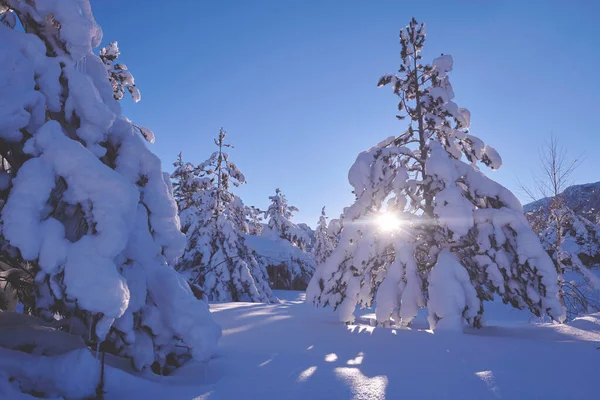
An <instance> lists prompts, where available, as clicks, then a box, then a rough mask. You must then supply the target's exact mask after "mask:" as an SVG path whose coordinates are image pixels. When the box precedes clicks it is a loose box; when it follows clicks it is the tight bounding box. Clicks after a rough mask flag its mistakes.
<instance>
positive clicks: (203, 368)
mask: <svg viewBox="0 0 600 400" xmlns="http://www.w3.org/2000/svg"><path fill="white" fill-rule="evenodd" d="M275 294H276V295H277V297H279V298H280V299H281V303H280V304H262V303H219V304H213V305H211V310H212V313H213V316H214V318H215V320H216V321H217V322H218V323H219V324H221V326H222V327H223V337H222V339H221V341H220V344H219V350H218V352H217V355H216V356H215V357H214V358H213V359H211V360H210V362H209V363H208V364H203V363H197V362H192V363H189V364H186V365H184V366H183V367H182V368H181V369H179V370H177V371H176V372H175V373H174V374H173V375H172V376H167V377H158V376H155V375H150V374H148V373H139V372H135V371H133V370H132V369H131V368H130V367H123V366H122V365H120V364H119V362H118V360H116V359H111V358H109V357H108V356H107V364H108V365H107V367H106V382H107V394H106V396H105V398H106V399H124V398H136V399H162V398H169V399H204V400H206V399H239V398H244V399H307V398H308V399H369V400H371V399H384V398H388V399H400V398H425V399H434V398H436V399H437V398H452V399H459V398H460V399H498V398H504V399H532V398H538V399H542V398H543V399H566V398H571V399H576V398H580V399H584V398H595V397H596V396H597V384H596V382H597V369H596V368H595V366H597V365H598V357H599V355H600V353H599V350H597V347H598V345H599V343H600V314H592V315H588V316H586V317H582V318H577V319H575V320H574V321H573V322H572V323H571V324H569V325H559V324H553V323H530V322H529V318H530V317H529V314H528V313H527V312H524V311H518V310H515V309H512V308H510V307H507V306H504V305H503V304H501V303H497V302H493V303H490V306H489V307H488V311H487V313H486V316H487V317H488V324H489V325H490V326H487V327H484V328H482V329H480V330H474V329H471V328H467V329H466V330H465V334H462V333H458V334H456V333H452V332H443V333H438V332H436V333H435V334H434V333H432V332H431V331H430V330H427V329H426V328H427V327H428V323H427V315H426V313H423V312H421V313H420V314H419V316H417V318H416V319H415V320H414V323H413V328H412V329H389V328H374V327H372V326H369V323H370V321H373V320H374V319H375V316H374V315H373V314H369V312H370V311H363V312H359V313H357V321H358V322H357V323H356V324H353V325H343V324H340V323H339V322H338V321H337V317H336V315H335V313H332V312H331V311H330V310H325V309H317V308H314V307H312V305H309V304H305V303H304V302H303V300H304V293H302V292H294V291H275ZM0 350H1V357H0V359H1V361H0V365H1V367H0V395H1V394H3V393H10V394H11V396H12V393H11V392H10V390H12V386H11V384H10V383H9V382H8V381H7V380H6V378H5V377H6V376H10V375H11V373H12V374H16V373H23V374H25V373H27V374H29V375H30V376H32V377H36V376H44V381H43V382H41V383H42V384H44V385H46V386H47V387H56V386H60V385H64V384H65V382H64V380H61V375H60V374H41V370H43V369H46V368H54V366H56V367H60V368H61V369H60V370H59V371H60V372H61V373H64V374H66V373H73V371H75V370H77V369H79V370H80V372H79V373H78V374H77V379H78V382H89V381H93V379H92V378H91V376H93V375H94V374H96V373H97V367H96V366H95V364H94V357H93V354H91V353H89V354H88V355H86V354H84V353H82V351H83V350H81V349H80V350H75V351H74V352H71V353H67V354H63V355H60V356H56V357H54V358H52V357H42V358H36V357H34V356H32V355H29V354H24V353H21V352H16V351H12V350H5V349H0ZM34 360H39V361H43V362H34ZM67 361H68V362H71V363H73V364H71V366H70V367H71V368H72V369H73V371H70V370H69V369H68V365H67ZM18 363H24V364H23V367H20V366H19V364H18ZM84 366H85V368H81V367H84ZM65 368H66V369H65ZM78 382H73V383H72V384H73V387H72V388H71V389H70V390H72V393H77V391H79V392H81V391H82V390H83V386H82V385H80V384H78ZM431 383H435V384H431ZM16 396H17V395H16V394H15V397H10V398H19V397H16ZM22 398H28V397H22Z"/></svg>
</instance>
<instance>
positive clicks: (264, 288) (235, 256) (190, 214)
mask: <svg viewBox="0 0 600 400" xmlns="http://www.w3.org/2000/svg"><path fill="white" fill-rule="evenodd" d="M225 135H226V132H225V131H224V130H223V129H221V130H220V131H219V136H218V138H217V139H216V140H215V144H216V145H217V147H218V151H216V152H214V153H213V154H212V155H211V156H210V157H209V158H208V159H207V160H206V161H204V162H203V163H202V164H200V165H198V166H196V167H193V166H192V165H191V164H189V163H183V161H182V160H181V157H180V158H179V160H178V162H177V163H176V164H180V165H179V166H178V168H177V169H176V170H175V173H174V174H173V176H172V177H173V179H174V180H175V184H174V187H175V191H176V193H177V195H176V196H178V198H180V199H182V202H183V204H191V205H190V206H187V207H183V208H182V211H181V220H182V225H183V227H182V230H183V231H184V232H185V233H186V235H187V239H188V244H187V247H186V250H185V253H184V255H183V257H182V258H181V259H180V261H179V265H178V270H179V271H181V272H182V273H184V274H185V275H187V276H188V277H189V279H190V281H191V282H192V284H199V285H200V286H201V287H202V288H203V290H204V292H205V294H206V295H207V296H208V298H209V299H211V300H216V301H256V302H271V301H276V298H275V297H274V296H273V294H272V292H271V289H270V287H269V284H268V275H267V272H266V270H265V268H264V266H263V265H262V264H261V263H259V262H258V261H257V260H256V255H255V254H254V252H253V251H252V250H251V249H249V248H248V246H247V245H246V241H245V238H244V234H246V233H248V231H249V229H248V223H247V221H246V207H245V206H244V204H243V202H242V200H241V199H240V198H239V197H238V196H236V195H235V194H233V193H232V192H231V185H233V186H236V187H237V186H239V185H241V184H243V183H245V182H246V179H245V177H244V175H243V174H242V173H241V172H240V170H239V169H238V168H237V166H236V165H235V164H234V163H233V162H232V161H230V160H229V154H228V153H226V152H225V151H224V150H225V149H226V148H228V147H231V145H229V144H226V143H225V141H224V140H225ZM192 182H193V184H192ZM188 199H189V202H190V203H188Z"/></svg>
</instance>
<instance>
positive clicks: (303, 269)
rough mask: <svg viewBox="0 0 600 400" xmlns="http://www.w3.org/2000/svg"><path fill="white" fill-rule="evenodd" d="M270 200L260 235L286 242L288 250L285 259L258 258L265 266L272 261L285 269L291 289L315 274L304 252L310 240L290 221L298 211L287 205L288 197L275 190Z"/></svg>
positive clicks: (306, 281)
mask: <svg viewBox="0 0 600 400" xmlns="http://www.w3.org/2000/svg"><path fill="white" fill-rule="evenodd" d="M269 200H271V204H270V205H269V208H268V209H267V211H266V213H265V216H266V218H268V224H267V227H266V228H265V229H264V231H263V233H262V235H263V236H265V237H267V238H270V239H271V240H274V241H283V242H285V243H288V244H289V245H290V246H291V248H290V249H288V251H286V252H285V254H286V257H285V259H282V258H279V259H278V260H272V259H270V258H268V257H261V259H262V262H263V264H264V265H270V264H272V263H273V262H274V261H275V262H279V263H280V265H283V266H284V267H286V268H287V275H288V276H289V285H290V288H292V286H297V284H295V282H298V281H301V282H305V283H304V284H306V283H308V281H309V280H310V278H311V277H312V275H313V273H314V270H315V264H314V259H313V257H312V256H311V255H310V254H309V253H307V252H306V249H307V244H308V243H309V242H310V238H309V237H308V235H307V234H306V232H305V231H304V230H303V229H302V228H300V227H299V226H298V225H296V224H294V223H293V222H292V220H291V218H292V217H293V213H294V212H296V211H298V208H296V207H295V206H292V205H289V204H288V201H287V198H286V197H285V196H284V195H283V193H281V190H279V189H275V195H274V196H269Z"/></svg>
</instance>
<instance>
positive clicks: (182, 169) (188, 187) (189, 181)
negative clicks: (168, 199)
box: [171, 153, 210, 211]
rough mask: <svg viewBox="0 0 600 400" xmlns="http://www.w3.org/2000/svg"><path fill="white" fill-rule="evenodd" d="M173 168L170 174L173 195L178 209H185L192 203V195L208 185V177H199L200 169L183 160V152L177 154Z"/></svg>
mask: <svg viewBox="0 0 600 400" xmlns="http://www.w3.org/2000/svg"><path fill="white" fill-rule="evenodd" d="M173 166H174V167H175V170H174V171H173V173H172V174H171V179H172V182H173V197H174V198H175V201H176V202H177V207H178V208H179V211H184V210H187V209H188V208H190V207H192V206H193V205H194V195H195V194H196V193H197V192H198V191H200V190H202V189H203V188H205V187H206V186H207V185H208V186H210V178H209V177H201V176H200V174H201V172H202V171H200V170H199V169H198V168H196V167H195V166H194V165H193V164H192V163H190V162H185V163H184V162H183V154H182V153H179V154H178V155H177V161H175V162H174V163H173Z"/></svg>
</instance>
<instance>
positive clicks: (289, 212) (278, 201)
mask: <svg viewBox="0 0 600 400" xmlns="http://www.w3.org/2000/svg"><path fill="white" fill-rule="evenodd" d="M269 200H271V204H270V205H269V208H268V209H267V211H266V213H265V217H266V218H267V219H268V220H269V221H268V223H267V227H268V230H269V232H270V234H271V235H272V236H278V237H280V238H281V239H285V240H287V241H288V242H290V243H292V244H293V245H294V246H296V247H298V248H300V249H301V250H304V249H306V244H307V242H308V241H309V238H308V236H307V235H306V233H305V232H304V230H302V229H300V228H299V227H298V226H297V225H296V224H294V223H293V222H292V217H293V215H294V212H297V211H298V208H297V207H295V206H290V205H289V204H288V202H287V199H286V197H285V196H284V195H283V193H281V190H279V188H277V189H275V196H269Z"/></svg>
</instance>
